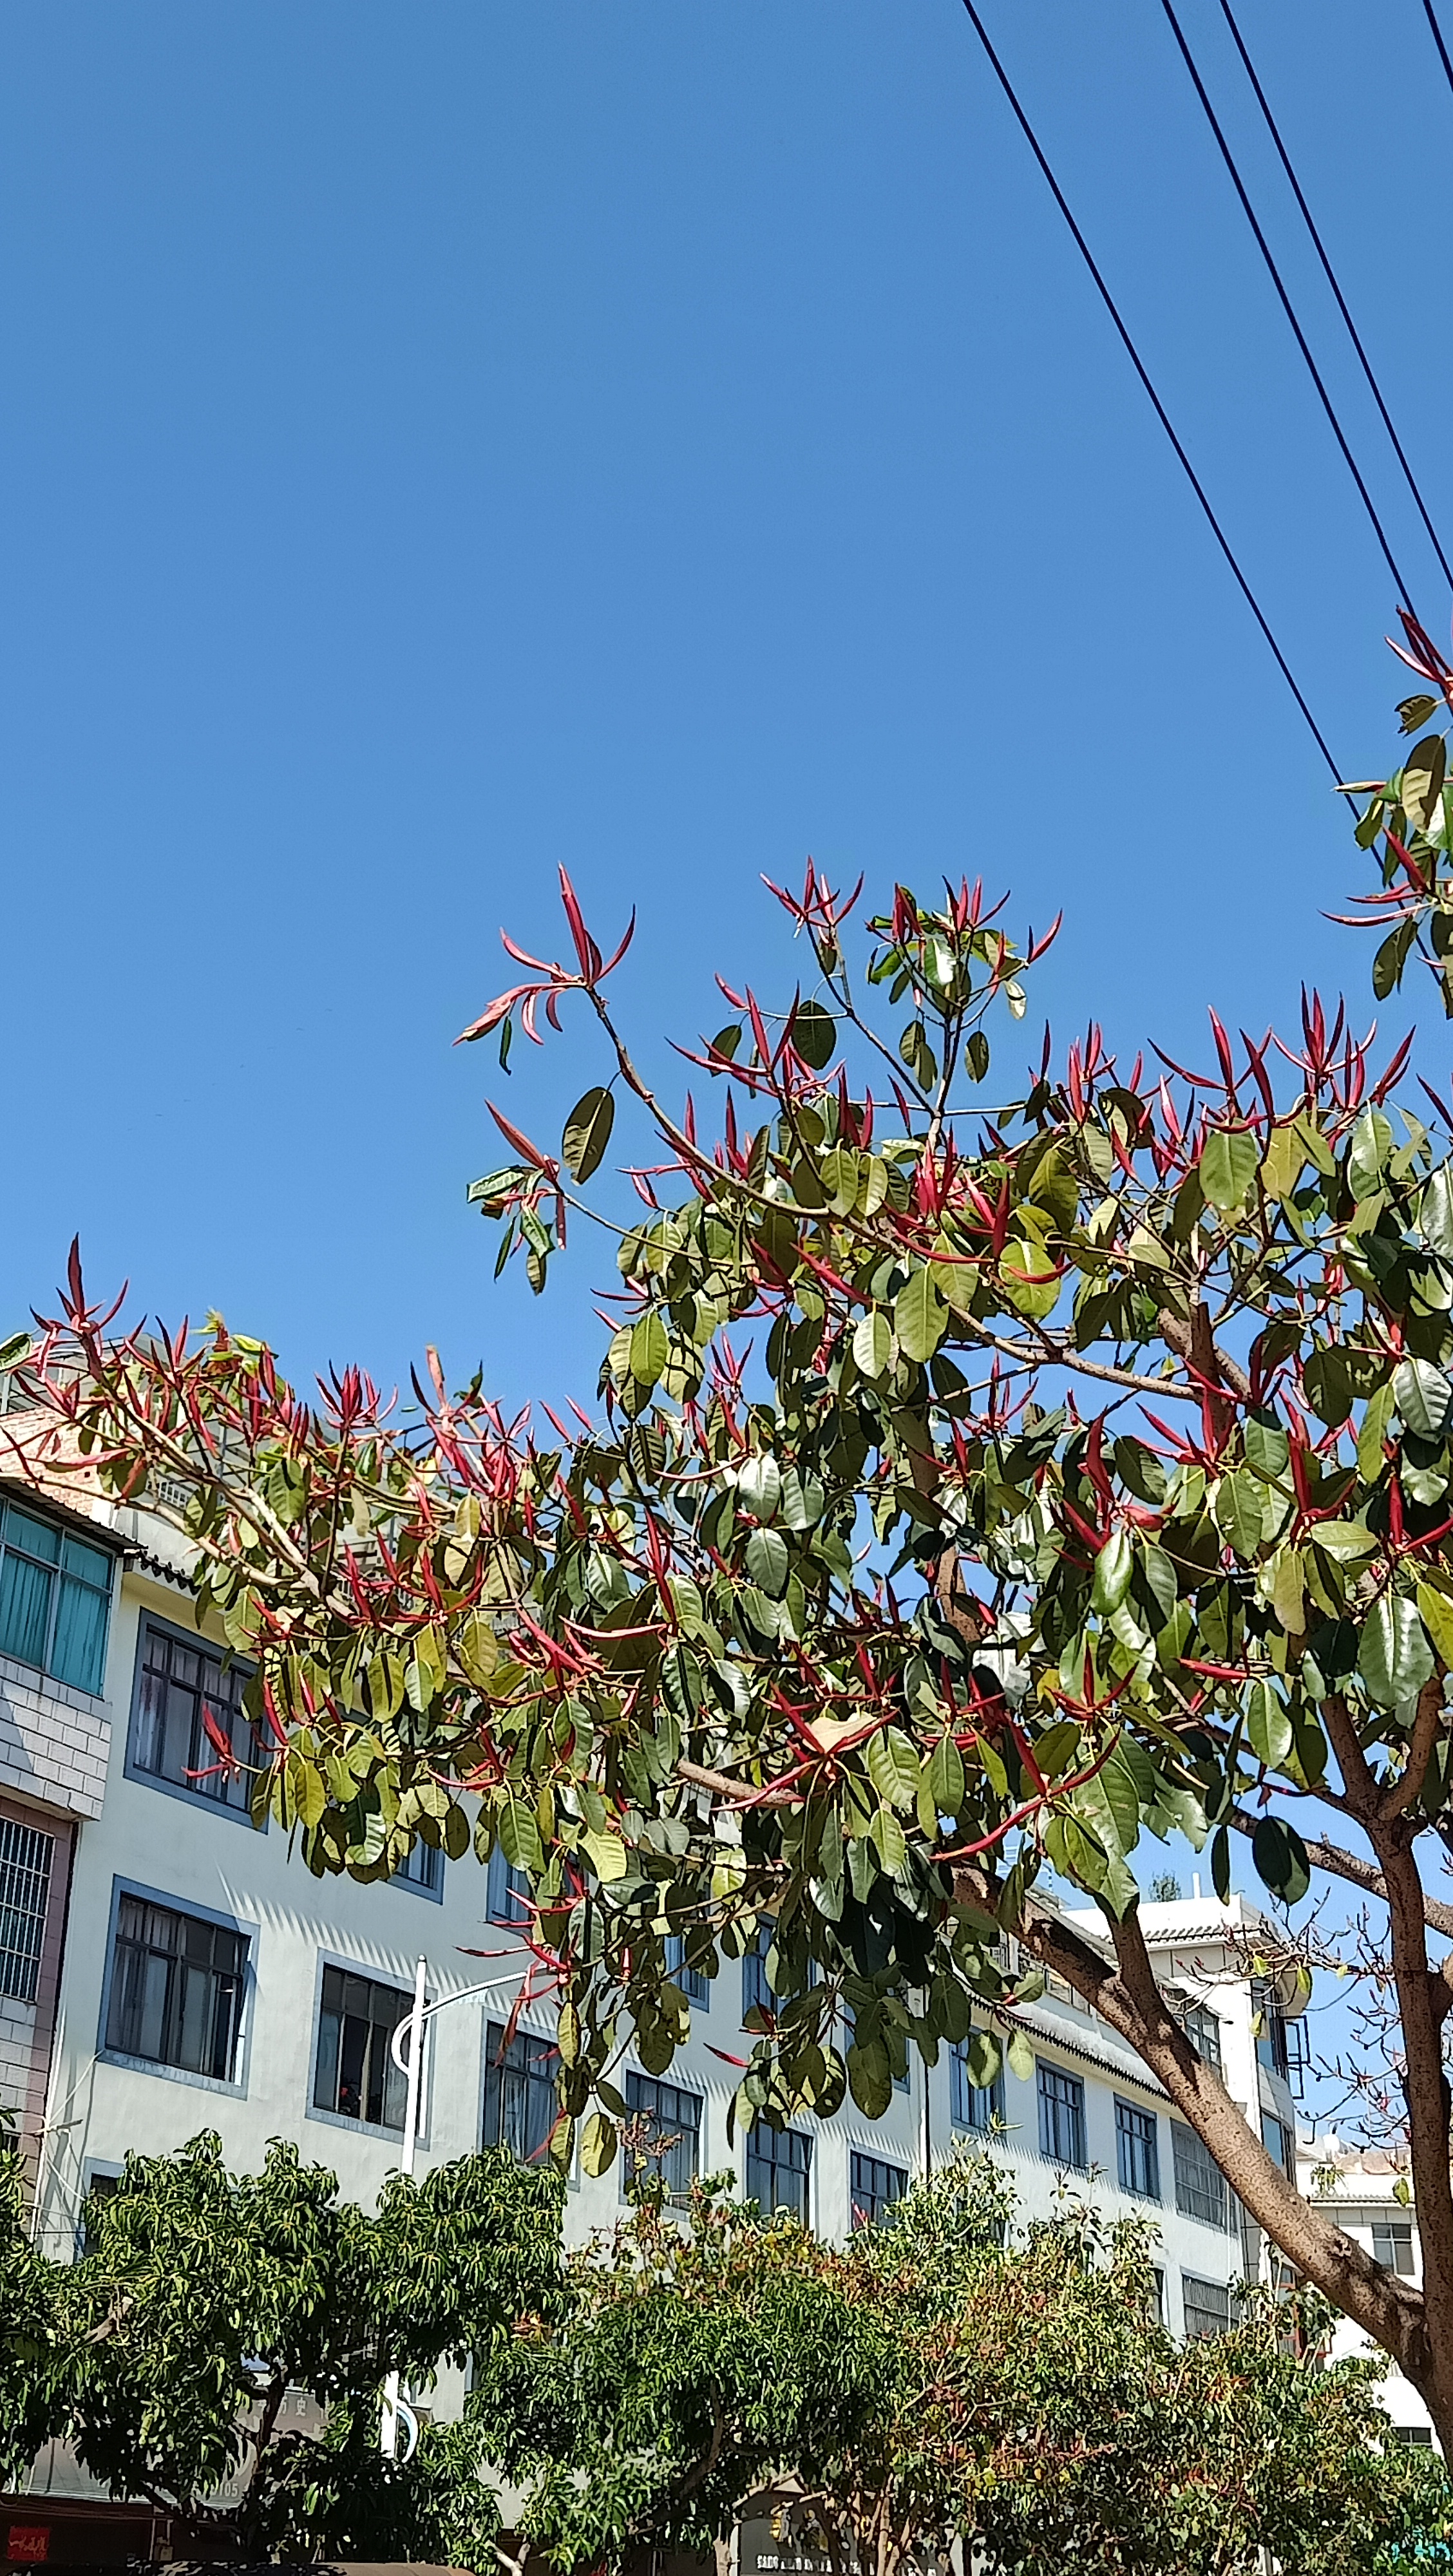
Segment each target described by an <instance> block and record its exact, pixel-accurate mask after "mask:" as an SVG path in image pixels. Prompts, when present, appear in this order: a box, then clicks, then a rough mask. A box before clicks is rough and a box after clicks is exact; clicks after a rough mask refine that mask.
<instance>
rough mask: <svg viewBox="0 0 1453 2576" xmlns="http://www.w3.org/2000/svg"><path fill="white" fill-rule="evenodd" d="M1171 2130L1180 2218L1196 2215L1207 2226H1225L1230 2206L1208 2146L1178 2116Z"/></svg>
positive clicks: (1223, 2181)
mask: <svg viewBox="0 0 1453 2576" xmlns="http://www.w3.org/2000/svg"><path fill="white" fill-rule="evenodd" d="M1170 2134H1171V2147H1172V2151H1173V2153H1174V2157H1175V2174H1176V2207H1177V2209H1178V2210H1179V2211H1180V2213H1181V2215H1182V2217H1183V2218H1199V2219H1203V2220H1204V2222H1205V2224H1206V2225H1207V2226H1208V2227H1224V2226H1225V2225H1226V2224H1227V2212H1228V2207H1229V2203H1228V2200H1227V2193H1226V2179H1225V2176H1224V2175H1223V2173H1222V2171H1221V2168H1220V2166H1219V2165H1218V2164H1217V2162H1216V2160H1215V2157H1214V2156H1213V2155H1212V2153H1211V2150H1210V2148H1209V2147H1208V2146H1206V2145H1205V2144H1204V2143H1203V2142H1202V2140H1201V2139H1200V2138H1198V2137H1197V2135H1196V2132H1195V2130H1194V2129H1188V2128H1186V2126H1185V2125H1184V2123H1183V2122H1182V2121H1180V2120H1172V2122H1171V2130H1170Z"/></svg>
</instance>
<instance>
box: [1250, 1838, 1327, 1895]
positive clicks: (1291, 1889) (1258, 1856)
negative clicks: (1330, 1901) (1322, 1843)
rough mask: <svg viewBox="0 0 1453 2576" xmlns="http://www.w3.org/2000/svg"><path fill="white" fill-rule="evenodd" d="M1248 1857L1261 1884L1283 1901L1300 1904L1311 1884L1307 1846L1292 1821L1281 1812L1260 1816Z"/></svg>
mask: <svg viewBox="0 0 1453 2576" xmlns="http://www.w3.org/2000/svg"><path fill="white" fill-rule="evenodd" d="M1251 1857H1252V1859H1253V1860H1254V1861H1255V1863H1256V1870H1257V1876H1258V1877H1259V1878H1260V1880H1261V1883H1262V1885H1263V1887H1269V1888H1270V1890H1271V1892H1272V1895H1273V1896H1279V1897H1280V1898H1281V1901H1282V1903H1283V1904H1284V1905H1299V1904H1300V1903H1301V1901H1302V1898H1303V1897H1304V1896H1305V1895H1306V1892H1307V1890H1308V1888H1309V1887H1310V1886H1311V1884H1312V1872H1311V1868H1310V1866H1309V1863H1308V1860H1307V1846H1306V1844H1305V1843H1304V1842H1303V1840H1302V1838H1301V1835H1300V1834H1299V1833H1298V1832H1297V1830H1296V1827H1295V1826H1294V1825H1288V1824H1286V1823H1284V1822H1283V1820H1282V1818H1281V1817H1280V1816H1261V1817H1259V1818H1258V1819H1257V1824H1256V1830H1255V1832H1254V1833H1253V1835H1252V1837H1251Z"/></svg>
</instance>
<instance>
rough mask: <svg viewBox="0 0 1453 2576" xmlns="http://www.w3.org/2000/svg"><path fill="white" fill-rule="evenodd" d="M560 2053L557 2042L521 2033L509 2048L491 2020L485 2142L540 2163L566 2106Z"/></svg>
mask: <svg viewBox="0 0 1453 2576" xmlns="http://www.w3.org/2000/svg"><path fill="white" fill-rule="evenodd" d="M559 2066H560V2051H559V2049H558V2048H557V2047H556V2045H555V2042H554V2041H553V2039H536V2038H535V2036H534V2034H533V2032H531V2031H527V2030H517V2031H516V2033H515V2035H514V2038H513V2039H512V2040H511V2041H510V2044H509V2046H508V2048H506V2046H505V2035H504V2030H503V2027H502V2026H501V2024H500V2023H499V2022H491V2023H490V2025H489V2030H488V2033H487V2037H486V2043H485V2074H484V2143H485V2145H486V2146H487V2147H508V2148H509V2151H510V2154H511V2155H512V2156H513V2157H514V2159H515V2162H516V2163H517V2164H522V2165H529V2164H534V2163H536V2162H537V2161H538V2159H539V2158H540V2157H541V2156H542V2155H543V2154H544V2152H545V2144H546V2141H547V2139H548V2138H549V2135H550V2132H551V2130H552V2129H553V2128H554V2126H555V2121H556V2118H557V2116H558V2114H559V2110H560V2103H559V2099H558V2097H557V2095H556V2091H555V2078H556V2075H557V2073H558V2071H559Z"/></svg>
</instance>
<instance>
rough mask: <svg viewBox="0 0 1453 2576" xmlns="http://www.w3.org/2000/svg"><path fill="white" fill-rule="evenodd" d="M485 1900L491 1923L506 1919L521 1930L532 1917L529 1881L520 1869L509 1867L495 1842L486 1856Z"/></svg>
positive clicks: (530, 1921) (513, 1926) (504, 1921)
mask: <svg viewBox="0 0 1453 2576" xmlns="http://www.w3.org/2000/svg"><path fill="white" fill-rule="evenodd" d="M486 1902H487V1904H488V1907H489V1919H490V1921H491V1923H508V1924H509V1925H510V1926H511V1928H512V1929H513V1930H514V1931H516V1932H524V1931H527V1930H528V1929H529V1927H530V1925H531V1924H532V1923H533V1921H534V1916H533V1913H532V1911H531V1898H530V1882H529V1880H528V1878H527V1877H526V1876H525V1873H524V1871H523V1870H522V1869H511V1867H510V1865H509V1862H508V1861H507V1860H506V1858H505V1856H504V1853H503V1852H502V1851H501V1850H500V1847H499V1845H498V1843H496V1844H495V1847H494V1849H493V1851H492V1852H491V1853H490V1856H489V1879H488V1884H487V1894H486Z"/></svg>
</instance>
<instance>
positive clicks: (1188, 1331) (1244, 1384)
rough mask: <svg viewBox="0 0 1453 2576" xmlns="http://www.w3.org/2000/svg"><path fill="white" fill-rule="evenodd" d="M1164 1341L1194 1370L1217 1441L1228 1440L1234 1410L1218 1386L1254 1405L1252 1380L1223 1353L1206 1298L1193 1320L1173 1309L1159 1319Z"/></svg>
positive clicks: (1163, 1312)
mask: <svg viewBox="0 0 1453 2576" xmlns="http://www.w3.org/2000/svg"><path fill="white" fill-rule="evenodd" d="M1156 1320H1157V1323H1158V1324H1159V1327H1160V1336H1161V1339H1162V1341H1164V1342H1168V1343H1169V1345H1170V1347H1171V1349H1172V1350H1173V1351H1174V1352H1176V1354H1177V1355H1178V1357H1179V1358H1181V1359H1183V1360H1184V1361H1185V1363H1186V1366H1187V1368H1189V1369H1192V1370H1194V1372H1195V1375H1196V1376H1197V1378H1199V1379H1200V1381H1201V1385H1202V1390H1203V1392H1204V1393H1205V1395H1206V1398H1207V1401H1208V1403H1209V1405H1210V1408H1211V1418H1212V1423H1213V1426H1214V1429H1215V1433H1216V1438H1217V1441H1218V1442H1219V1441H1222V1440H1224V1439H1225V1437H1226V1435H1227V1433H1228V1431H1229V1430H1230V1428H1231V1422H1232V1411H1231V1406H1230V1404H1229V1403H1228V1402H1227V1401H1226V1398H1225V1397H1224V1396H1221V1395H1218V1394H1217V1392H1216V1390H1217V1388H1218V1387H1225V1388H1226V1389H1227V1390H1228V1392H1229V1393H1230V1394H1231V1395H1233V1396H1234V1397H1235V1398H1236V1400H1237V1402H1238V1403H1240V1404H1249V1403H1250V1402H1251V1380H1250V1378H1249V1377H1248V1376H1247V1374H1246V1371H1245V1369H1244V1368H1242V1367H1241V1366H1240V1364H1239V1363H1238V1362H1237V1361H1236V1360H1233V1359H1231V1358H1230V1357H1229V1356H1228V1355H1227V1353H1226V1352H1225V1351H1223V1350H1222V1349H1221V1347H1220V1345H1219V1343H1218V1342H1217V1340H1216V1336H1215V1334H1214V1333H1213V1332H1212V1330H1211V1310H1210V1308H1209V1306H1207V1304H1206V1303H1205V1300H1204V1299H1202V1301H1201V1303H1200V1304H1199V1305H1198V1306H1194V1307H1192V1309H1191V1314H1190V1319H1189V1321H1187V1320H1186V1319H1185V1318H1184V1317H1183V1316H1181V1315H1176V1314H1172V1312H1171V1310H1170V1308H1169V1307H1166V1308H1164V1309H1163V1311H1162V1312H1161V1314H1160V1315H1159V1316H1158V1317H1157V1318H1156Z"/></svg>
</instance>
